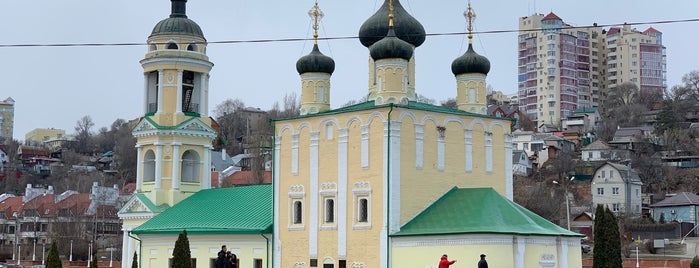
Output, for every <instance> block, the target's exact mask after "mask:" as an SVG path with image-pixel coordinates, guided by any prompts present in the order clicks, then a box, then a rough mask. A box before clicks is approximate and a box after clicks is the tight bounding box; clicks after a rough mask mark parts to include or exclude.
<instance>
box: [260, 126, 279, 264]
mask: <svg viewBox="0 0 699 268" xmlns="http://www.w3.org/2000/svg"><path fill="white" fill-rule="evenodd" d="M268 122H269V124H270V125H271V126H272V226H274V227H273V228H272V235H274V228H276V227H277V226H275V225H274V217H275V215H274V211H275V207H276V206H277V204H276V203H275V202H276V201H277V200H276V199H277V197H276V196H274V188H276V187H277V185H276V183H275V180H276V179H277V178H275V177H274V165H275V164H276V163H275V162H274V157H275V155H274V152H275V151H276V148H275V147H276V146H277V145H276V144H277V125H276V124H274V121H273V120H272V119H270V120H269V121H268ZM262 237H264V238H265V240H267V237H266V236H264V235H262ZM272 243H274V241H272ZM270 254H271V256H272V257H274V245H272V250H271V252H270V250H269V240H267V268H269V259H270V257H269V256H270Z"/></svg>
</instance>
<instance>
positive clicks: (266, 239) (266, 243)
mask: <svg viewBox="0 0 699 268" xmlns="http://www.w3.org/2000/svg"><path fill="white" fill-rule="evenodd" d="M260 236H262V237H264V238H265V241H266V242H265V245H267V250H266V251H265V252H266V253H267V254H266V255H267V256H266V257H267V262H266V263H267V265H266V266H267V268H269V238H267V237H266V236H265V234H263V233H260Z"/></svg>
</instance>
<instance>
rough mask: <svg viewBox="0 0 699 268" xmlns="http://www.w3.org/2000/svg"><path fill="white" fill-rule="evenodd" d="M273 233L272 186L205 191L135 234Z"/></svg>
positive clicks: (138, 229) (151, 220)
mask: <svg viewBox="0 0 699 268" xmlns="http://www.w3.org/2000/svg"><path fill="white" fill-rule="evenodd" d="M183 229H186V230H187V232H188V233H190V234H260V233H271V232H272V185H269V184H267V185H254V186H239V187H231V188H216V189H207V190H201V191H199V192H197V193H195V194H193V195H192V196H190V197H188V198H187V199H185V200H182V201H181V202H180V203H178V204H176V205H175V206H173V207H172V208H170V209H168V210H165V211H163V212H162V213H160V214H159V215H158V216H155V217H154V218H152V219H150V220H149V221H147V222H145V223H144V224H142V225H141V226H139V227H138V228H136V229H134V230H133V231H132V233H134V234H176V233H180V232H182V230H183Z"/></svg>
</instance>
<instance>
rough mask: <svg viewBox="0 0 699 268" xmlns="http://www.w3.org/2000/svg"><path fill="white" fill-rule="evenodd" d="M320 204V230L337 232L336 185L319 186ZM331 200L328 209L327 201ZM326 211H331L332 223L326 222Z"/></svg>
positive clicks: (325, 184) (324, 184) (331, 183)
mask: <svg viewBox="0 0 699 268" xmlns="http://www.w3.org/2000/svg"><path fill="white" fill-rule="evenodd" d="M320 200H323V203H321V204H320V207H319V208H318V209H321V213H320V215H322V217H320V218H319V219H318V220H319V221H320V230H337V184H335V183H333V182H330V183H323V184H321V185H320ZM330 200H332V203H333V204H332V205H333V207H332V208H328V201H330ZM328 209H332V214H333V215H332V217H333V218H332V221H328Z"/></svg>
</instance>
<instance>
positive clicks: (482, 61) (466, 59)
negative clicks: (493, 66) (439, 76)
mask: <svg viewBox="0 0 699 268" xmlns="http://www.w3.org/2000/svg"><path fill="white" fill-rule="evenodd" d="M489 71H490V61H489V60H488V58H486V57H484V56H481V55H478V53H476V51H473V45H471V44H469V45H468V50H467V51H466V53H464V55H461V57H458V58H456V59H455V60H454V61H453V62H452V63H451V72H452V73H454V75H459V74H466V73H481V74H486V75H487V74H488V72H489Z"/></svg>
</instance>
